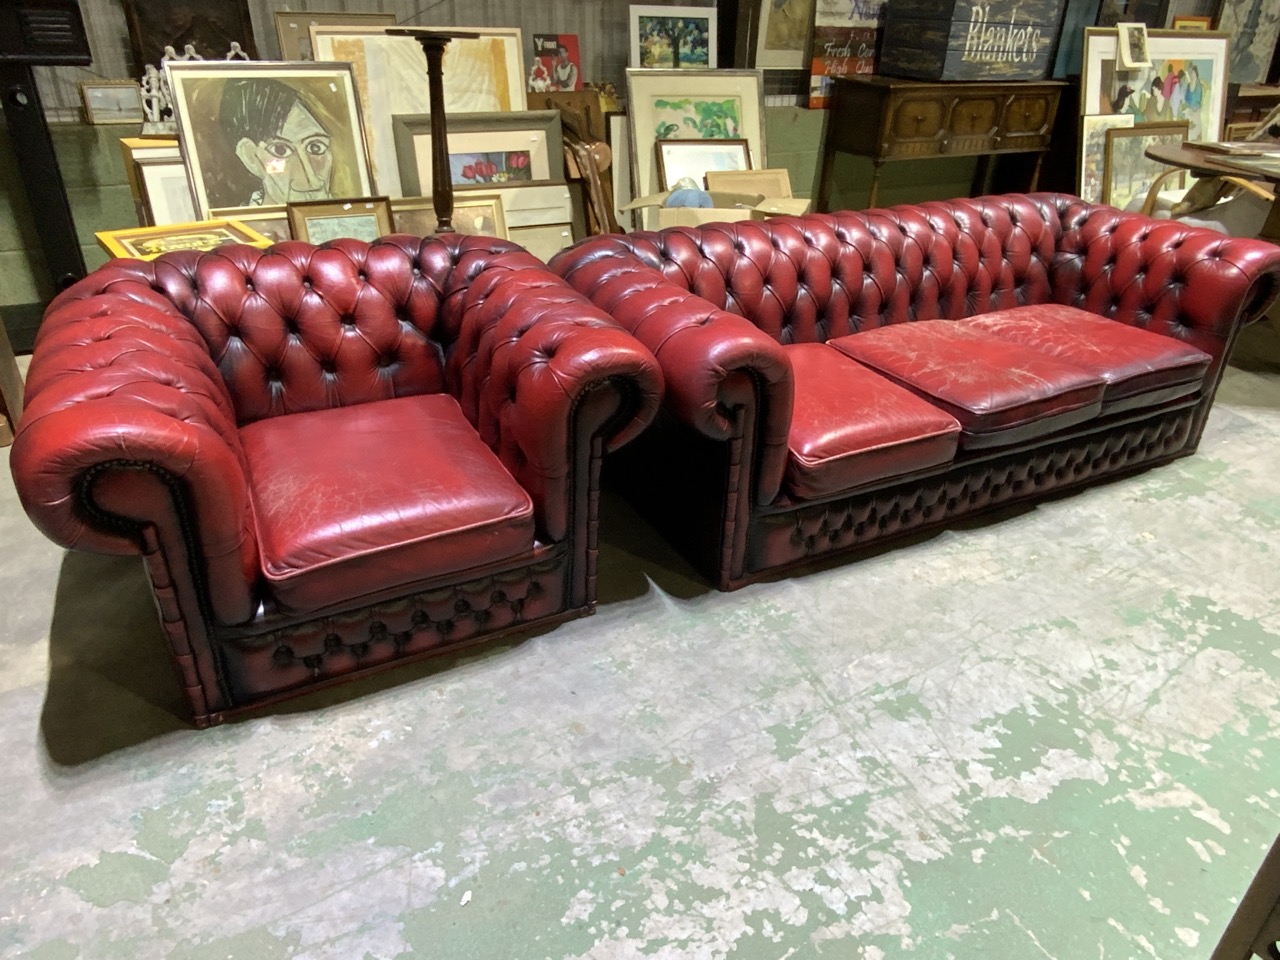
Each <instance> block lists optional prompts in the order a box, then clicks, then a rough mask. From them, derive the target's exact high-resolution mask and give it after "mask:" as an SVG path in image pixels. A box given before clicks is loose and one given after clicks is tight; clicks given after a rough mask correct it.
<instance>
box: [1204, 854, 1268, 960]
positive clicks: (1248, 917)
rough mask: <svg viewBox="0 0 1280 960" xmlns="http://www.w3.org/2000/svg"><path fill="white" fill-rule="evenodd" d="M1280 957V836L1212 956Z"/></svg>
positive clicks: (1242, 959)
mask: <svg viewBox="0 0 1280 960" xmlns="http://www.w3.org/2000/svg"><path fill="white" fill-rule="evenodd" d="M1253 957H1262V958H1263V960H1280V837H1276V842H1275V843H1273V844H1272V845H1271V850H1270V851H1269V852H1268V853H1267V856H1266V859H1265V860H1263V861H1262V866H1261V867H1259V868H1258V874H1257V876H1255V877H1254V878H1253V882H1252V883H1251V884H1249V889H1248V890H1247V891H1246V892H1245V895H1244V899H1243V900H1241V901H1240V906H1238V907H1236V912H1235V914H1234V915H1233V916H1232V917H1231V922H1230V923H1228V924H1227V929H1226V930H1224V931H1223V933H1222V939H1221V940H1219V941H1218V946H1217V948H1216V949H1215V950H1214V951H1213V956H1211V957H1210V958H1209V960H1252V958H1253Z"/></svg>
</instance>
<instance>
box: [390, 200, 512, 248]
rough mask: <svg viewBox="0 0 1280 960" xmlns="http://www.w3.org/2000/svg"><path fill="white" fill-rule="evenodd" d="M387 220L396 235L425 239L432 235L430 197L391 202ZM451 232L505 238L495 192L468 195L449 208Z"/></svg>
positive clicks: (433, 222)
mask: <svg viewBox="0 0 1280 960" xmlns="http://www.w3.org/2000/svg"><path fill="white" fill-rule="evenodd" d="M391 219H392V221H393V223H394V224H395V232H396V233H409V234H412V235H414V236H417V237H429V236H431V235H432V234H433V233H435V232H436V211H435V208H434V206H433V205H432V201H431V198H430V197H407V198H405V199H403V200H393V201H391ZM453 229H454V230H455V231H456V232H457V233H461V234H465V235H467V236H472V237H499V238H501V239H503V240H506V239H507V218H506V216H505V215H504V214H503V212H502V197H501V196H499V195H498V194H496V193H489V194H475V193H468V194H466V195H465V196H460V197H459V198H458V199H457V200H456V201H455V202H454V205H453Z"/></svg>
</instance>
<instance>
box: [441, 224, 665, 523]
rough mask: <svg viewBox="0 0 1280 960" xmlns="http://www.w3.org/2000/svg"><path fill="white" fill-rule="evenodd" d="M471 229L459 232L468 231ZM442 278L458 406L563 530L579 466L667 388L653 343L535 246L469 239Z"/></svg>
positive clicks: (623, 435)
mask: <svg viewBox="0 0 1280 960" xmlns="http://www.w3.org/2000/svg"><path fill="white" fill-rule="evenodd" d="M474 239H476V238H465V240H474ZM463 249H464V252H463V254H462V256H461V257H460V258H459V260H458V263H457V266H456V267H455V268H454V272H453V275H452V276H451V277H450V280H449V282H448V284H447V286H446V289H445V311H444V313H445V317H446V322H450V323H452V322H455V321H456V322H457V323H458V324H459V326H458V336H457V340H456V342H455V344H454V347H453V349H452V352H451V354H450V356H449V360H448V369H449V381H450V383H452V384H454V385H455V389H456V390H457V392H458V399H459V403H460V404H461V406H462V409H463V412H464V413H465V414H466V415H467V417H468V418H469V419H471V421H472V422H473V423H474V424H475V425H476V428H477V429H478V430H479V432H480V436H481V438H482V439H483V440H484V441H485V442H486V443H487V444H488V445H489V446H490V447H491V448H492V449H493V450H494V451H495V452H496V453H497V454H498V456H499V458H500V459H501V460H502V462H503V464H504V465H505V466H506V467H507V469H509V470H510V471H511V472H512V474H513V475H514V476H515V477H516V479H517V480H519V481H520V483H521V485H522V486H524V488H525V489H526V490H527V491H528V492H529V494H530V496H532V497H533V499H534V503H535V506H536V507H537V512H538V521H539V536H541V537H545V538H547V539H548V540H550V541H553V542H554V541H558V540H562V539H564V538H565V537H566V536H568V534H569V529H570V525H571V523H572V522H573V518H572V517H571V515H570V513H571V503H572V499H573V494H572V490H571V485H572V483H573V480H574V471H575V469H583V470H585V469H586V468H587V467H588V466H589V458H590V457H591V456H592V455H593V451H592V449H591V446H592V443H593V441H594V440H595V438H598V439H599V448H598V449H597V450H595V451H594V455H596V456H599V455H602V454H604V453H606V452H608V451H610V450H614V449H617V448H618V447H621V446H622V445H623V444H625V443H627V442H628V441H629V440H631V439H633V438H634V437H635V436H636V435H637V434H639V433H640V431H641V430H643V429H644V428H645V427H647V426H648V425H649V423H651V422H652V420H653V418H654V416H655V415H656V413H657V410H658V406H659V404H660V403H661V400H662V390H663V382H662V371H661V369H660V368H659V366H658V362H657V361H656V360H655V359H654V357H653V355H652V354H651V353H650V352H649V351H648V350H647V349H646V348H645V347H644V346H642V345H641V344H640V343H639V342H638V341H637V340H636V339H635V338H634V337H632V336H631V335H630V334H628V333H627V332H626V331H624V330H622V329H621V328H620V327H619V326H618V325H617V324H616V323H615V322H614V321H613V320H612V319H610V317H609V316H608V315H607V314H606V313H604V312H603V311H601V310H600V309H598V308H597V307H595V306H593V305H592V304H591V302H590V301H589V300H588V299H587V298H586V297H584V296H582V295H581V294H580V293H578V292H577V291H575V290H574V289H573V288H572V287H570V286H569V285H568V284H567V283H566V282H565V281H563V280H561V279H560V278H559V277H558V276H556V275H555V274H554V273H551V272H550V271H549V270H548V269H547V267H546V266H545V265H544V264H542V263H541V262H539V261H538V260H536V259H534V258H533V257H532V256H531V255H529V254H527V253H525V252H523V251H519V250H511V251H507V252H497V253H494V252H492V251H485V250H480V251H476V250H475V249H474V248H472V251H471V254H468V253H466V252H465V250H466V248H465V247H464V248H463Z"/></svg>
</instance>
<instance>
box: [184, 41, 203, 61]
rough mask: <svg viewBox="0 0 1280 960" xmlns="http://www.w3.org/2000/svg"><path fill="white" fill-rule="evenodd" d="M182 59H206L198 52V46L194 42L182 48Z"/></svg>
mask: <svg viewBox="0 0 1280 960" xmlns="http://www.w3.org/2000/svg"><path fill="white" fill-rule="evenodd" d="M181 59H183V60H203V59H204V57H202V56H200V54H198V53H196V46H195V44H194V43H188V44H187V45H186V46H184V47H183V48H182V57H181Z"/></svg>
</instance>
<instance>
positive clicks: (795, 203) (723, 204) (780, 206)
mask: <svg viewBox="0 0 1280 960" xmlns="http://www.w3.org/2000/svg"><path fill="white" fill-rule="evenodd" d="M761 174H774V175H775V176H773V177H771V178H769V179H770V181H771V182H772V183H773V184H774V186H773V189H774V190H775V191H776V195H774V196H765V195H763V194H759V193H734V192H730V191H725V190H711V191H708V192H709V193H710V194H711V202H712V203H713V204H714V206H710V207H664V206H663V203H665V202H666V199H667V197H669V196H671V191H670V190H668V191H666V192H665V193H654V194H651V195H650V196H647V197H641V198H640V199H639V200H632V201H631V202H630V203H628V204H627V205H626V206H625V207H623V208H622V209H623V210H654V213H653V214H645V223H646V229H655V227H656V229H659V230H661V229H663V228H664V227H676V226H681V227H696V226H698V225H699V224H703V223H735V222H737V221H739V220H767V219H768V218H769V217H778V216H782V215H784V214H786V215H790V216H800V215H801V214H805V213H808V212H809V201H808V200H804V199H799V198H796V197H792V196H791V179H790V177H788V176H787V171H786V170H743V171H734V172H733V173H732V174H731V173H730V172H728V171H724V172H721V173H720V174H719V175H718V179H717V183H719V184H723V183H726V182H728V183H733V182H734V181H733V177H735V176H737V177H743V178H751V182H752V183H753V185H754V184H756V183H759V182H760V180H759V177H760V175H761ZM752 175H754V177H753V176H752ZM707 177H708V179H711V174H708V175H707ZM743 182H748V181H746V180H744V181H743ZM655 217H656V224H655V225H653V226H650V225H649V224H651V223H652V222H653V220H654V219H655Z"/></svg>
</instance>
